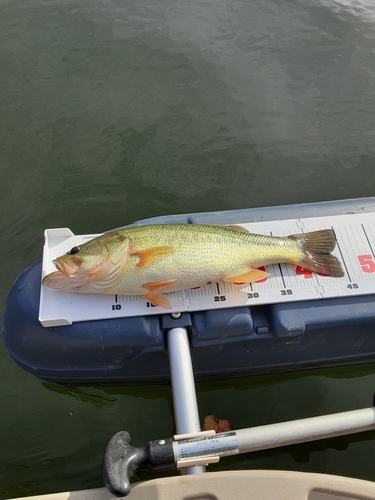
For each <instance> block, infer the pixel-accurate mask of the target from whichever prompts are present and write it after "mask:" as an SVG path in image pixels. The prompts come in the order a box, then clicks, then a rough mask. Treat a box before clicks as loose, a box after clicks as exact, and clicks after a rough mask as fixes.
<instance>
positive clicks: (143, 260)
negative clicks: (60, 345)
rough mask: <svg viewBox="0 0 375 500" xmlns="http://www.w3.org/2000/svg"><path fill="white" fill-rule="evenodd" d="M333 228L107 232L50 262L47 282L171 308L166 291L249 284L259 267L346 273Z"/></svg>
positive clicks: (186, 227) (261, 274) (260, 275)
mask: <svg viewBox="0 0 375 500" xmlns="http://www.w3.org/2000/svg"><path fill="white" fill-rule="evenodd" d="M335 245H336V239H335V234H334V232H333V230H331V229H324V230H321V231H314V232H310V233H302V234H293V235H291V236H288V237H274V236H265V235H261V234H252V233H249V232H248V231H247V230H246V229H244V228H242V227H240V226H216V225H197V224H165V225H163V224H162V225H149V226H135V227H129V228H125V229H120V230H117V231H112V232H109V233H105V234H103V235H101V236H99V237H97V238H94V239H92V240H91V241H88V242H87V243H84V244H82V245H80V246H77V247H73V248H72V249H71V250H70V252H68V253H67V254H65V255H62V256H61V257H58V258H57V259H55V260H54V261H53V263H54V264H55V266H56V268H57V271H55V272H53V273H51V274H48V275H47V276H45V277H44V278H43V285H46V286H48V287H52V288H57V289H59V290H65V291H69V292H83V293H102V294H121V295H143V296H144V297H145V299H146V300H147V301H149V302H151V303H152V304H154V305H155V306H159V307H162V308H165V309H170V308H171V303H170V301H169V299H168V297H167V296H166V295H164V294H165V293H167V292H175V291H178V290H185V289H188V288H195V287H199V286H204V285H207V284H208V283H211V282H216V281H229V282H233V283H250V282H254V281H258V280H261V279H264V278H265V277H267V276H269V273H267V272H265V271H262V270H260V269H257V268H259V267H263V266H268V265H271V264H279V263H287V264H293V265H295V266H301V267H303V268H305V269H308V270H310V271H314V272H318V273H322V274H325V275H328V276H333V277H341V276H344V272H343V269H342V267H341V264H340V262H339V260H338V259H337V258H336V257H334V256H333V255H330V253H331V252H332V251H333V249H334V248H335Z"/></svg>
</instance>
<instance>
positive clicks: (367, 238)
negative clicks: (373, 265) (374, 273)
mask: <svg viewBox="0 0 375 500" xmlns="http://www.w3.org/2000/svg"><path fill="white" fill-rule="evenodd" d="M361 227H362V230H363V233H364V235H365V238H366V240H367V243H368V246H369V247H370V250H371V253H372V256H373V257H375V253H374V250H373V248H372V245H371V243H370V240H369V237H368V236H367V233H366V229H365V228H364V226H363V224H361Z"/></svg>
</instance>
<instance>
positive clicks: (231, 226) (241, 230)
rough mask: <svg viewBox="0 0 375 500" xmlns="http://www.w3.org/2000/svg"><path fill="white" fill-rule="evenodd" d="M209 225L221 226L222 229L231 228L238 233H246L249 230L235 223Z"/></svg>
mask: <svg viewBox="0 0 375 500" xmlns="http://www.w3.org/2000/svg"><path fill="white" fill-rule="evenodd" d="M210 226H215V227H223V228H224V229H231V230H232V231H237V232H238V233H248V232H249V231H248V230H247V229H246V228H245V227H242V226H237V224H228V225H226V226H224V225H223V224H210Z"/></svg>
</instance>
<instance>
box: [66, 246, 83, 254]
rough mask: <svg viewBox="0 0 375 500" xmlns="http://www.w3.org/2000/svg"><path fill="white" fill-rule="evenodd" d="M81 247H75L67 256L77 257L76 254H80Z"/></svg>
mask: <svg viewBox="0 0 375 500" xmlns="http://www.w3.org/2000/svg"><path fill="white" fill-rule="evenodd" d="M79 250H80V249H79V247H73V248H72V249H71V250H70V252H68V253H67V254H66V255H75V254H76V253H78V252H79Z"/></svg>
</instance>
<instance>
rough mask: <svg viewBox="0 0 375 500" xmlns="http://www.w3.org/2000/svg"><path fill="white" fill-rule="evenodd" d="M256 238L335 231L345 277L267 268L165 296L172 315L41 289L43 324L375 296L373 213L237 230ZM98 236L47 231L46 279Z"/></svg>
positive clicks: (128, 298)
mask: <svg viewBox="0 0 375 500" xmlns="http://www.w3.org/2000/svg"><path fill="white" fill-rule="evenodd" d="M237 225H239V226H243V227H245V228H246V229H248V230H249V231H250V232H252V233H259V234H267V235H272V236H288V235H290V234H295V233H303V232H309V231H316V230H318V229H327V228H332V229H334V231H335V234H336V239H337V245H336V248H335V250H334V252H333V255H336V257H337V258H338V259H339V260H340V262H341V263H342V265H343V269H344V271H345V276H344V277H342V278H331V277H328V276H323V275H318V274H315V273H311V272H309V271H306V270H304V269H302V268H300V267H295V266H291V265H288V264H277V265H272V266H267V268H266V271H267V272H269V273H270V274H271V276H269V277H267V278H266V279H263V280H261V281H257V282H256V283H250V284H245V285H236V284H233V283H229V282H225V283H224V282H220V283H212V284H211V285H207V286H203V287H200V288H198V289H191V290H183V291H180V292H172V293H169V294H167V295H168V297H169V299H170V300H171V303H172V307H173V308H172V309H169V310H166V309H162V308H160V307H155V306H153V305H152V304H150V303H149V302H147V301H146V300H145V299H144V298H143V297H142V296H140V295H99V294H80V293H70V292H62V291H59V290H54V289H52V288H47V287H45V286H42V287H41V296H40V307H39V321H40V322H41V323H42V325H43V326H46V327H47V326H60V325H70V324H72V323H74V322H77V321H88V320H100V319H108V318H119V317H129V316H144V315H150V314H170V313H173V312H185V311H199V310H206V309H217V308H226V307H239V306H251V305H261V304H271V303H280V302H295V301H303V300H312V299H322V298H324V299H327V298H332V297H345V296H353V295H366V294H372V293H375V254H374V250H375V213H368V214H350V215H336V216H327V217H314V218H304V219H290V220H284V221H265V222H254V223H240V224H237ZM96 236H99V235H98V234H91V235H83V236H82V235H81V236H78V235H74V234H73V233H72V232H71V231H70V230H69V229H66V228H65V229H64V228H63V229H47V230H46V231H45V245H44V251H43V271H42V272H43V276H45V275H46V274H48V273H50V272H52V271H55V270H56V269H55V267H54V265H53V263H52V260H53V259H55V258H56V257H59V256H60V255H62V254H64V253H66V252H68V251H69V250H70V249H71V248H72V247H73V246H77V245H80V244H82V243H84V242H86V241H88V240H90V239H92V238H95V237H96Z"/></svg>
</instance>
